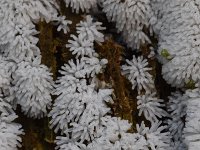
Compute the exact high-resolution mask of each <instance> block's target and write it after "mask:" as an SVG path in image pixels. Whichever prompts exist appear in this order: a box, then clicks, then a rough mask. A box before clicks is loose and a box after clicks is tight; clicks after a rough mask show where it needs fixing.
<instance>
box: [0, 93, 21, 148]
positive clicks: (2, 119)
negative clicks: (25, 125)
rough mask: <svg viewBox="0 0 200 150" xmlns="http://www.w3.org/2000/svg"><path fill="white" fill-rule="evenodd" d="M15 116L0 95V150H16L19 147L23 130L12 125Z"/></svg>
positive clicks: (14, 124)
mask: <svg viewBox="0 0 200 150" xmlns="http://www.w3.org/2000/svg"><path fill="white" fill-rule="evenodd" d="M16 118H17V115H16V114H15V113H14V111H13V110H12V106H11V105H10V104H8V103H6V102H4V101H3V99H2V95H0V147H1V150H17V147H20V146H21V144H20V142H21V141H22V140H21V137H20V135H21V134H23V130H22V129H21V127H22V126H21V125H20V124H17V123H13V120H14V119H16Z"/></svg>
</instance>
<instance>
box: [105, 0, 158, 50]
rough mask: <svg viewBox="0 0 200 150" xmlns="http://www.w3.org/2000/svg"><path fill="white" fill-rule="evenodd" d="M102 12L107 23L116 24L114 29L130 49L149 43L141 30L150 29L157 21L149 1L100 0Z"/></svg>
mask: <svg viewBox="0 0 200 150" xmlns="http://www.w3.org/2000/svg"><path fill="white" fill-rule="evenodd" d="M102 1H103V11H104V12H105V13H106V16H107V18H108V20H109V21H113V22H116V27H117V29H118V31H119V32H122V35H123V37H124V39H125V41H126V42H127V44H128V46H130V47H132V48H138V49H139V47H140V44H142V43H145V42H148V43H151V41H150V39H149V38H148V36H147V35H146V34H145V32H144V31H143V29H144V28H145V27H147V28H150V32H151V33H152V27H151V26H152V25H154V24H155V23H156V21H157V19H156V17H155V16H154V12H153V10H152V8H151V7H152V6H151V1H150V0H124V1H122V0H102Z"/></svg>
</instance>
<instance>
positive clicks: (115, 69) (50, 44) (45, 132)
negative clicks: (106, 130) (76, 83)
mask: <svg viewBox="0 0 200 150" xmlns="http://www.w3.org/2000/svg"><path fill="white" fill-rule="evenodd" d="M60 6H61V14H62V15H65V16H67V19H69V20H71V21H72V22H73V24H72V25H70V32H69V33H68V34H66V35H65V34H64V33H63V32H57V31H56V28H55V27H54V26H53V25H52V24H47V23H45V22H40V23H39V24H38V25H37V30H38V31H39V32H40V34H39V35H38V37H39V43H38V46H39V47H40V50H41V55H42V63H43V64H45V65H47V66H48V67H49V68H50V69H51V72H52V73H53V78H54V80H56V78H57V77H58V76H59V73H58V70H59V69H60V68H61V66H62V65H63V64H64V63H67V61H68V60H69V59H71V58H73V56H72V54H71V52H69V51H68V49H67V48H66V47H65V44H67V41H68V40H69V38H70V34H76V33H75V32H76V24H77V23H78V22H79V21H80V20H81V19H83V16H82V15H77V14H74V13H72V12H71V10H70V9H67V8H65V6H64V2H63V1H60ZM100 17H102V16H100ZM103 20H106V18H105V16H103ZM103 25H104V26H106V27H107V28H109V26H110V24H109V23H108V22H107V21H105V22H103ZM95 49H96V50H97V52H98V53H99V54H100V57H101V58H106V59H108V65H107V67H106V69H105V72H104V73H102V74H100V75H98V77H99V79H100V80H102V81H105V82H106V83H108V84H110V85H111V86H112V88H113V89H114V96H113V98H114V104H112V105H111V104H108V105H109V107H111V109H112V111H113V114H112V115H113V116H117V117H121V118H122V119H127V120H129V122H130V123H132V124H133V126H132V129H131V130H130V132H134V131H135V125H136V124H137V123H140V122H141V120H144V118H143V117H138V111H137V101H136V100H137V99H136V97H137V90H132V89H131V87H132V86H131V83H130V82H129V81H128V80H127V79H126V78H125V77H123V76H122V75H121V68H120V66H121V65H122V63H123V61H121V60H122V57H123V56H125V55H126V56H127V57H128V58H131V56H132V52H130V51H128V50H125V48H124V47H122V46H120V44H118V43H116V42H114V40H113V39H112V38H108V39H107V40H106V41H105V42H104V43H103V44H102V45H98V44H97V43H96V44H95ZM141 49H142V54H143V56H144V57H145V58H147V56H148V54H149V46H148V45H144V46H142V47H141ZM125 53H126V54H125ZM148 61H149V62H150V67H152V68H153V70H152V72H151V73H152V74H153V76H154V77H155V84H156V88H157V91H158V94H159V95H160V96H161V98H163V99H165V100H166V99H167V96H168V95H169V93H170V90H171V89H170V87H169V86H168V85H167V84H166V83H165V81H164V80H163V79H162V77H161V71H160V70H161V69H160V68H161V66H160V65H159V64H158V63H157V61H156V59H148ZM53 99H54V97H53ZM17 113H18V115H19V118H18V119H17V122H19V123H21V124H22V126H23V129H24V131H25V135H24V136H22V140H23V141H22V148H20V150H54V149H55V144H54V140H55V134H54V132H53V130H51V129H50V128H49V124H48V122H49V118H47V117H46V118H43V119H30V118H27V117H26V116H24V115H23V114H22V113H21V112H20V108H18V110H17ZM147 124H148V122H147Z"/></svg>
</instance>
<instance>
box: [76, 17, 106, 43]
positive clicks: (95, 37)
mask: <svg viewBox="0 0 200 150" xmlns="http://www.w3.org/2000/svg"><path fill="white" fill-rule="evenodd" d="M76 29H77V33H78V34H79V35H82V36H83V37H84V39H86V40H88V41H92V42H93V41H96V42H98V43H101V42H104V35H103V34H102V33H101V32H99V31H102V30H105V29H106V28H105V27H102V23H101V22H94V21H93V18H92V17H91V16H90V15H87V16H86V18H85V21H80V23H78V24H77V28H76Z"/></svg>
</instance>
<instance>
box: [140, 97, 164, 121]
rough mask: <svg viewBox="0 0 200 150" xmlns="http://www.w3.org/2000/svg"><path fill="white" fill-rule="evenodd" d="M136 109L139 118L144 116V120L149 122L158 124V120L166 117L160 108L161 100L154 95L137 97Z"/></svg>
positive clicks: (162, 105) (161, 105)
mask: <svg viewBox="0 0 200 150" xmlns="http://www.w3.org/2000/svg"><path fill="white" fill-rule="evenodd" d="M137 99H138V101H137V105H138V106H137V109H138V110H139V116H141V115H142V114H144V116H145V118H146V119H147V120H149V121H151V122H158V120H159V118H162V117H166V116H167V115H168V114H167V112H166V111H165V110H164V109H163V108H162V107H164V106H165V105H164V104H163V102H164V101H163V100H162V99H158V98H157V97H156V93H151V94H145V95H140V96H137Z"/></svg>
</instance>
